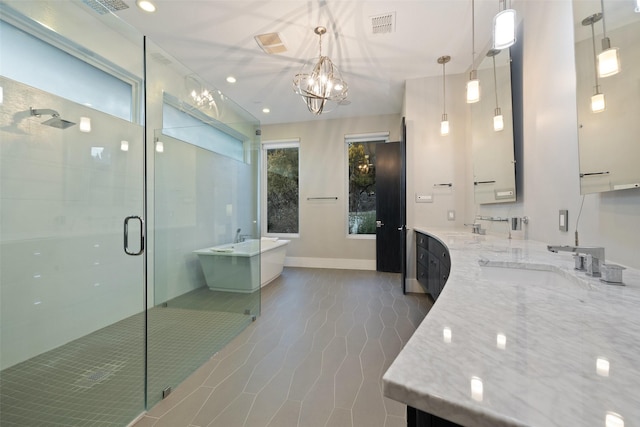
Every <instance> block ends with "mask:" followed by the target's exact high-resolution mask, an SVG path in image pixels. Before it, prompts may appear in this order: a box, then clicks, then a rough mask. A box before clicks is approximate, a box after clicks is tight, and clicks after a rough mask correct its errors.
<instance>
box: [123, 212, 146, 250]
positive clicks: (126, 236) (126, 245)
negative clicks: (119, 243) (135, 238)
mask: <svg viewBox="0 0 640 427" xmlns="http://www.w3.org/2000/svg"><path fill="white" fill-rule="evenodd" d="M131 219H137V220H138V221H140V250H139V251H138V252H129V220H131ZM144 240H145V239H144V220H143V219H142V218H140V217H139V216H137V215H132V216H128V217H126V218H125V219H124V252H125V253H126V254H127V255H132V256H137V255H142V253H143V252H144Z"/></svg>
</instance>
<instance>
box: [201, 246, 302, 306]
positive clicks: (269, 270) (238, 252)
mask: <svg viewBox="0 0 640 427" xmlns="http://www.w3.org/2000/svg"><path fill="white" fill-rule="evenodd" d="M288 244H289V240H278V239H271V238H264V237H263V238H262V239H261V240H257V239H252V240H246V241H244V242H241V243H228V244H226V245H220V246H214V247H211V248H204V249H198V250H196V251H193V252H194V253H195V254H197V255H198V260H199V261H200V266H201V267H202V272H203V273H204V277H205V280H206V281H207V286H208V287H209V289H211V290H213V291H225V292H242V293H251V292H254V291H256V290H257V289H258V288H259V287H262V286H264V285H266V284H267V283H269V282H271V281H272V280H274V279H275V278H276V277H278V276H279V275H280V274H281V273H282V268H283V267H284V257H285V255H286V252H287V245H288Z"/></svg>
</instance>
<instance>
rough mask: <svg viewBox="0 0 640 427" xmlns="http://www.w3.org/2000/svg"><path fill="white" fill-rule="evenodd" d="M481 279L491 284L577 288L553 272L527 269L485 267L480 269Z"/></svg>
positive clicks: (573, 282)
mask: <svg viewBox="0 0 640 427" xmlns="http://www.w3.org/2000/svg"><path fill="white" fill-rule="evenodd" d="M480 271H481V277H482V278H483V279H485V280H487V281H490V282H502V283H512V284H519V285H532V286H539V285H545V284H546V285H553V286H576V285H577V283H576V281H573V280H571V279H568V278H566V277H565V276H563V275H561V274H559V273H557V272H555V271H553V270H551V269H550V270H531V269H526V268H517V267H515V268H513V267H496V266H489V265H483V266H481V267H480Z"/></svg>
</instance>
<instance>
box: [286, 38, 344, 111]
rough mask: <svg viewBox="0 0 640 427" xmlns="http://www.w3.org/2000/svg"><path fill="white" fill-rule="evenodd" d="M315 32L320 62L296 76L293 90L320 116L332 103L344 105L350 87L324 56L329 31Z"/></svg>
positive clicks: (310, 109)
mask: <svg viewBox="0 0 640 427" xmlns="http://www.w3.org/2000/svg"><path fill="white" fill-rule="evenodd" d="M314 32H315V33H316V34H317V35H318V36H319V38H320V40H319V51H320V56H319V59H318V62H317V63H316V64H315V65H313V67H310V68H311V70H310V71H309V72H306V73H298V74H296V75H295V76H294V78H293V90H294V92H295V93H297V94H298V95H300V96H301V97H302V100H303V101H304V103H305V104H306V105H307V108H308V109H309V111H310V112H312V113H313V114H315V115H320V114H322V113H323V112H328V111H329V110H330V109H331V108H330V104H329V102H330V101H331V102H333V103H334V105H333V106H335V105H341V104H344V103H345V102H346V99H347V92H348V90H349V87H348V86H347V82H345V81H344V80H343V79H342V75H341V74H340V71H339V70H338V68H337V67H336V66H335V65H334V64H333V62H331V60H330V59H329V57H328V56H323V55H322V36H323V35H324V34H326V32H327V29H326V28H325V27H316V28H315V30H314Z"/></svg>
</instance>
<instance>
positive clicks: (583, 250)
mask: <svg viewBox="0 0 640 427" xmlns="http://www.w3.org/2000/svg"><path fill="white" fill-rule="evenodd" d="M547 250H548V251H550V252H554V253H558V252H573V253H574V254H576V256H577V257H579V260H578V259H576V269H577V270H586V271H587V275H589V276H593V277H600V275H601V273H600V266H601V265H602V264H604V248H602V247H598V246H569V245H562V246H554V245H547ZM585 259H586V263H585V262H584V261H585ZM585 264H586V265H585Z"/></svg>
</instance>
